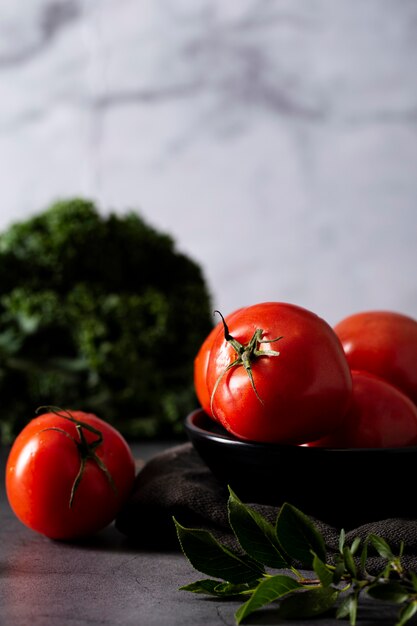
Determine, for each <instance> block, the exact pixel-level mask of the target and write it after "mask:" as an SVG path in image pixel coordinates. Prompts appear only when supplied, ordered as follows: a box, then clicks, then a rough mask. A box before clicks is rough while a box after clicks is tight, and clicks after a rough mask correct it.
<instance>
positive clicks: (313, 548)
mask: <svg viewBox="0 0 417 626" xmlns="http://www.w3.org/2000/svg"><path fill="white" fill-rule="evenodd" d="M276 533H277V537H278V541H279V543H280V545H281V548H282V549H283V550H284V551H285V552H286V553H287V554H288V555H289V556H290V557H291V558H293V559H295V560H296V561H301V563H302V565H304V566H305V567H311V566H312V564H313V560H314V555H313V554H312V553H314V554H316V555H317V556H318V557H319V559H321V560H322V561H325V560H326V548H325V545H324V540H323V537H322V536H321V534H320V533H319V532H318V530H317V529H316V528H315V526H314V524H313V523H312V522H311V520H310V519H309V518H308V517H307V515H305V514H304V513H302V512H301V511H300V510H299V509H297V508H296V507H295V506H293V505H292V504H288V502H286V503H284V504H283V506H282V507H281V509H280V512H279V514H278V518H277V523H276Z"/></svg>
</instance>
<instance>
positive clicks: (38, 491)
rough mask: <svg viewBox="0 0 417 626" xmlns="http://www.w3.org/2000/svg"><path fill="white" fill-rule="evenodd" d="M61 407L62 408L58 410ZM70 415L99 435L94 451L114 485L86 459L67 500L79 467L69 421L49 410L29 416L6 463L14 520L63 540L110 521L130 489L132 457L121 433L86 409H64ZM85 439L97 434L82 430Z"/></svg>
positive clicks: (131, 485) (75, 433) (95, 530)
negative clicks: (73, 492)
mask: <svg viewBox="0 0 417 626" xmlns="http://www.w3.org/2000/svg"><path fill="white" fill-rule="evenodd" d="M64 413H65V412H64V411H63V412H62V414H64ZM70 414H71V416H73V417H74V418H75V419H77V420H80V421H81V422H83V423H86V424H89V425H90V426H92V427H94V428H96V429H97V430H99V431H100V432H101V433H102V435H103V441H102V443H101V444H100V445H98V446H97V447H96V448H95V450H94V452H95V453H96V455H97V456H98V457H99V459H100V460H101V461H102V462H103V463H104V464H105V466H106V467H107V469H108V472H109V473H110V475H111V477H112V479H113V481H114V486H115V488H116V490H114V489H113V488H112V485H111V483H110V481H109V479H108V477H107V476H106V474H105V473H104V472H103V471H102V469H100V467H99V466H98V464H97V463H96V462H95V461H93V460H92V459H87V460H86V464H85V471H84V474H83V476H82V478H81V480H80V482H79V484H78V487H77V489H76V491H75V494H74V499H73V502H72V506H70V497H71V489H72V487H73V484H74V480H75V478H76V476H77V474H78V471H79V469H80V462H81V461H80V455H79V452H78V448H77V445H76V444H75V442H74V441H73V440H72V439H71V438H70V437H68V436H67V435H65V434H64V433H63V432H61V431H57V430H51V428H53V429H55V428H59V429H61V430H62V431H65V432H66V433H68V434H69V435H71V436H72V437H74V438H75V439H76V440H79V437H78V433H77V430H76V426H75V424H74V423H73V422H71V421H69V420H67V419H65V418H64V417H59V416H57V415H56V414H55V413H45V414H43V415H41V416H39V417H36V418H34V419H33V420H32V421H31V422H29V423H28V425H27V426H26V427H25V428H24V429H23V430H22V431H21V432H20V433H19V435H18V436H17V437H16V439H15V441H14V443H13V445H12V447H11V450H10V453H9V456H8V459H7V464H6V493H7V497H8V500H9V504H10V506H11V508H12V510H13V511H14V513H15V515H16V516H17V517H18V518H19V519H20V521H21V522H22V523H23V524H25V525H26V526H28V527H29V528H31V529H32V530H35V531H37V532H39V533H41V534H43V535H46V536H47V537H49V538H51V539H60V540H69V539H75V538H79V537H84V536H88V535H91V534H94V533H96V532H97V531H99V530H101V529H102V528H104V527H105V526H107V525H108V524H110V523H111V522H112V521H113V520H114V518H115V517H116V515H117V513H118V511H119V509H120V507H121V505H122V504H123V503H124V501H125V500H126V498H127V497H128V495H129V494H130V492H131V490H132V487H133V482H134V479H135V463H134V459H133V455H132V453H131V450H130V448H129V446H128V444H127V442H126V441H125V439H124V438H123V437H122V435H121V434H120V433H119V432H118V431H117V430H116V429H115V428H113V427H112V426H111V425H110V424H108V423H107V422H105V421H104V420H101V419H100V418H98V417H97V416H95V415H93V414H91V413H84V412H82V411H70ZM83 432H84V435H85V438H86V440H87V441H88V442H89V443H91V442H92V441H94V440H95V439H97V437H96V435H94V434H93V433H91V432H89V431H87V430H85V429H84V430H83Z"/></svg>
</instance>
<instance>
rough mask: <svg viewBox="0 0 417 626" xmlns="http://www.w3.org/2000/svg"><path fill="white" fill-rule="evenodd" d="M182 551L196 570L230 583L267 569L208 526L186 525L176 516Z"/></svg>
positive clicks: (257, 575)
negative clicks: (208, 529) (208, 530)
mask: <svg viewBox="0 0 417 626" xmlns="http://www.w3.org/2000/svg"><path fill="white" fill-rule="evenodd" d="M174 522H175V526H176V529H177V535H178V539H179V542H180V544H181V548H182V551H183V552H184V554H185V556H186V557H187V558H188V560H189V561H190V563H191V565H192V566H193V567H195V569H196V570H198V571H200V572H202V573H203V574H206V575H208V576H214V577H215V578H221V579H223V580H226V581H227V582H230V583H235V584H240V583H252V582H254V581H255V580H258V579H259V578H260V577H261V576H262V574H263V573H264V570H263V568H262V567H261V566H260V565H259V564H258V563H256V562H255V561H253V560H252V559H250V558H249V557H246V556H241V555H239V554H237V553H236V552H233V551H232V550H230V549H229V548H227V547H226V546H223V545H222V544H221V543H219V542H218V541H217V539H215V537H213V535H212V534H211V533H209V532H207V531H206V530H197V529H193V528H184V526H181V524H179V523H178V522H177V521H176V520H175V519H174Z"/></svg>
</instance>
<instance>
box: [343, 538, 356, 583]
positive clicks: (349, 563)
mask: <svg viewBox="0 0 417 626" xmlns="http://www.w3.org/2000/svg"><path fill="white" fill-rule="evenodd" d="M343 558H344V560H345V567H346V569H347V571H348V572H349V574H350V575H351V576H352V577H353V578H356V576H357V572H356V565H355V561H354V560H353V554H352V552H351V549H350V548H349V547H348V546H345V547H344V548H343Z"/></svg>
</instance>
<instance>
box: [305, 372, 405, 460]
mask: <svg viewBox="0 0 417 626" xmlns="http://www.w3.org/2000/svg"><path fill="white" fill-rule="evenodd" d="M352 379H353V395H352V404H351V407H350V409H349V411H348V413H347V415H346V417H345V419H344V421H343V423H342V425H341V426H340V427H339V428H338V429H337V430H335V431H333V433H331V434H330V435H328V436H327V437H324V438H322V439H320V440H319V441H315V442H313V443H310V444H308V445H309V446H319V447H326V448H400V447H405V446H414V445H417V406H416V405H415V404H414V403H413V402H412V401H411V400H410V398H409V397H408V396H406V395H405V394H404V393H402V392H401V391H400V390H399V389H397V387H394V385H391V384H390V383H388V382H387V381H386V380H383V379H382V378H377V377H376V376H374V375H373V374H369V373H368V372H352Z"/></svg>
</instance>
